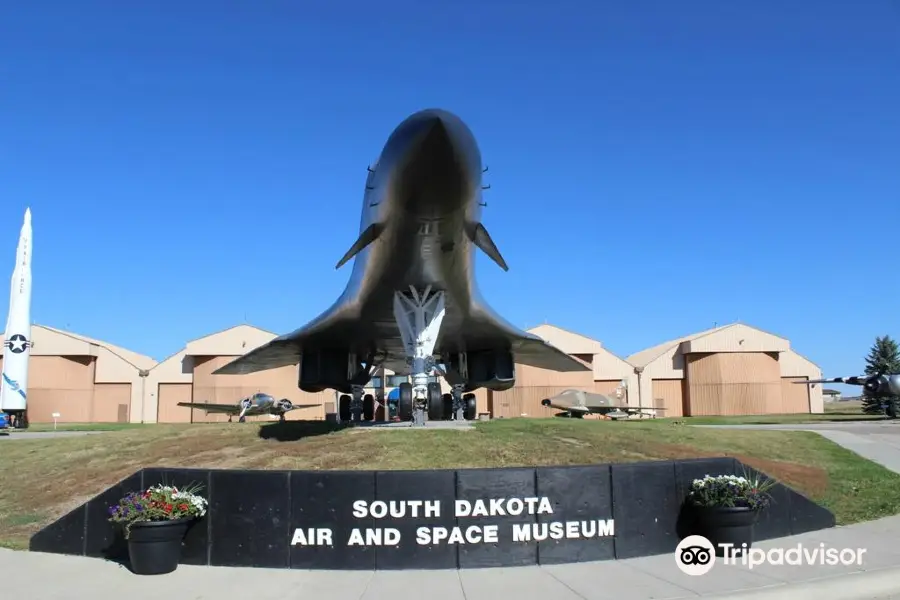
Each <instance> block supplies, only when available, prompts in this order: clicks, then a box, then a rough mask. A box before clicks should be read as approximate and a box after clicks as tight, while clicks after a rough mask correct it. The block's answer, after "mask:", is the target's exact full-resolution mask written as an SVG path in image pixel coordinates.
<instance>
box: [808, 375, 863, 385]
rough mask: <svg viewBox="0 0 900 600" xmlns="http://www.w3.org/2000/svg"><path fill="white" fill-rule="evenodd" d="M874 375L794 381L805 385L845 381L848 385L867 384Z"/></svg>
mask: <svg viewBox="0 0 900 600" xmlns="http://www.w3.org/2000/svg"><path fill="white" fill-rule="evenodd" d="M872 377H873V376H872V375H869V376H868V377H867V376H865V375H859V376H853V377H831V378H828V379H806V380H803V381H795V382H794V383H802V384H803V385H810V384H813V383H844V384H847V385H865V384H866V381H867V380H868V379H870V378H872Z"/></svg>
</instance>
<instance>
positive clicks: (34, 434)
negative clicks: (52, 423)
mask: <svg viewBox="0 0 900 600" xmlns="http://www.w3.org/2000/svg"><path fill="white" fill-rule="evenodd" d="M95 433H106V432H104V431H16V432H13V433H9V434H6V435H4V434H2V433H0V442H2V441H4V440H6V441H8V440H41V439H48V438H49V439H53V438H61V437H74V436H79V435H92V434H95Z"/></svg>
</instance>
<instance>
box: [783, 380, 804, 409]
mask: <svg viewBox="0 0 900 600" xmlns="http://www.w3.org/2000/svg"><path fill="white" fill-rule="evenodd" d="M808 380H809V377H782V378H781V402H782V407H781V412H782V413H784V414H791V413H808V412H810V411H811V409H810V406H809V386H808V385H800V384H799V383H795V382H798V381H808Z"/></svg>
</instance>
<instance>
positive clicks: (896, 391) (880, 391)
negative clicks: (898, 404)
mask: <svg viewBox="0 0 900 600" xmlns="http://www.w3.org/2000/svg"><path fill="white" fill-rule="evenodd" d="M863 389H864V390H865V393H866V395H868V396H871V397H873V398H879V397H883V396H900V375H876V376H875V377H870V378H869V379H867V380H866V382H865V383H864V384H863Z"/></svg>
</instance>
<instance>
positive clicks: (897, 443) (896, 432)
mask: <svg viewBox="0 0 900 600" xmlns="http://www.w3.org/2000/svg"><path fill="white" fill-rule="evenodd" d="M692 427H712V428H717V429H780V430H787V431H813V432H815V433H818V434H819V435H821V436H822V437H825V438H827V439H829V440H831V441H832V442H834V443H836V444H839V445H841V446H843V447H844V448H847V449H848V450H851V451H853V452H856V453H857V454H859V455H860V456H862V457H864V458H868V459H869V460H871V461H872V462H876V463H878V464H880V465H882V466H883V467H885V468H887V469H890V470H891V471H894V472H895V473H900V421H876V422H871V421H853V422H849V423H843V422H832V423H806V424H796V425H780V424H779V425H693V426H692Z"/></svg>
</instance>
